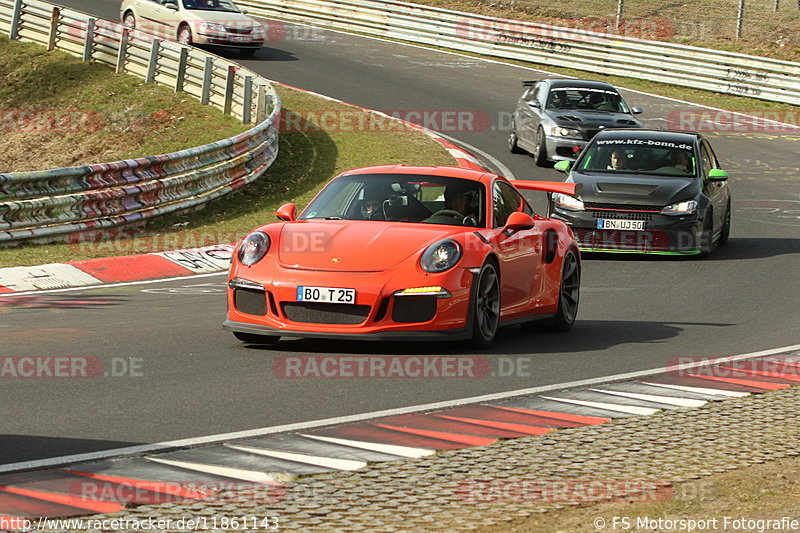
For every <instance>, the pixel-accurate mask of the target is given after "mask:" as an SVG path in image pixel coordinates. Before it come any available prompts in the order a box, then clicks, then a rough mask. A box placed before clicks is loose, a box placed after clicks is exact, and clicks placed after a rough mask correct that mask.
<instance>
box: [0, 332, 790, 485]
mask: <svg viewBox="0 0 800 533" xmlns="http://www.w3.org/2000/svg"><path fill="white" fill-rule="evenodd" d="M792 350H800V344H795V345H792V346H786V347H783V348H773V349H770V350H762V351H759V352H752V353H748V354H741V355H731V356H727V357H720V358H717V359H713V364H719V363H732V362H734V361H741V360H743V359H752V358H754V357H763V356H767V355H774V354H776V353H780V352H788V351H792ZM710 361H712V359H711V358H709V359H706V360H702V361H695V362H692V363H685V364H682V365H675V366H668V367H661V368H652V369H650V370H640V371H637V372H627V373H624V374H614V375H610V376H602V377H598V378H591V379H582V380H578V381H569V382H566V383H556V384H553V385H544V386H541V387H531V388H528V389H519V390H515V391H508V392H498V393H495V394H484V395H482V396H472V397H469V398H461V399H458V400H448V401H443V402H435V403H429V404H424V405H412V406H409V407H400V408H396V409H384V410H382V411H372V412H369V413H360V414H357V415H348V416H337V417H333V418H324V419H321V420H311V421H308V422H298V423H294V424H284V425H281V426H272V427H266V428H259V429H251V430H247V431H237V432H233V433H220V434H217V435H209V436H207V437H196V438H189V439H181V440H172V441H166V442H159V443H155V444H142V445H138V446H130V447H127V448H117V449H114V450H104V451H101V452H90V453H80V454H75V455H65V456H61V457H51V458H47V459H39V460H35V461H23V462H19V463H11V464H6V465H2V466H0V473H6V472H16V471H19V470H31V469H39V468H48V467H55V466H63V465H66V464H71V463H77V462H86V461H97V460H100V459H109V458H112V457H121V456H126V455H141V454H146V453H155V452H162V451H166V450H172V449H175V448H186V447H189V446H200V445H204V444H221V443H223V442H226V441H230V440H234V439H244V438H253V437H261V436H264V435H274V434H276V433H287V432H290V431H308V430H309V429H314V428H320V427H324V426H333V425H341V424H352V423H355V422H363V421H365V420H372V419H375V418H382V417H387V416H394V415H403V414H410V413H417V412H421V411H435V410H439V409H448V408H452V407H460V406H463V405H469V404H477V403H485V402H493V401H498V400H508V399H511V398H515V397H519V396H530V395H532V394H540V393H542V392H551V391H557V390H561V389H574V388H579V387H591V386H593V385H600V384H603V383H608V382H611V381H628V380H634V379H638V378H641V377H645V376H653V375H657V374H664V373H670V372H680V371H682V370H688V369H692V368H698V367H701V366H707V365H709V364H711V363H710Z"/></svg>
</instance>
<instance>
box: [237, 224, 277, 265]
mask: <svg viewBox="0 0 800 533" xmlns="http://www.w3.org/2000/svg"><path fill="white" fill-rule="evenodd" d="M269 245H270V241H269V236H268V235H267V234H266V233H262V232H260V231H255V232H253V233H251V234H250V235H248V236H247V237H245V238H244V241H242V245H241V246H239V256H238V257H239V262H240V263H241V264H243V265H246V266H250V265H254V264H256V263H258V262H259V261H261V259H262V258H263V257H264V256H265V255H267V252H268V251H269Z"/></svg>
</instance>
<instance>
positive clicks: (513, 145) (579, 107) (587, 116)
mask: <svg viewBox="0 0 800 533" xmlns="http://www.w3.org/2000/svg"><path fill="white" fill-rule="evenodd" d="M522 84H523V85H524V86H525V92H524V93H522V96H521V97H520V99H519V102H518V103H517V108H516V109H515V110H514V115H513V117H512V119H511V132H510V133H509V136H508V147H509V149H510V150H511V151H512V152H513V153H515V154H516V153H523V152H530V153H531V154H533V157H534V159H535V160H536V164H537V165H539V166H544V165H545V164H547V162H548V161H574V160H575V158H576V157H577V155H578V153H579V152H580V151H581V150H582V149H583V147H584V146H586V143H587V142H588V141H589V140H590V139H591V138H592V137H594V136H595V134H596V133H597V132H598V131H600V130H603V129H606V128H641V127H642V125H641V124H640V123H639V121H638V120H636V119H635V118H634V117H633V115H636V114H639V113H641V112H642V110H641V109H640V108H638V107H633V108H631V107H629V106H628V104H627V103H626V102H625V100H624V99H623V98H622V95H620V94H619V92H618V91H617V89H615V88H614V86H613V85H611V84H609V83H605V82H602V81H590V80H574V79H545V80H541V81H536V82H534V81H524V82H522Z"/></svg>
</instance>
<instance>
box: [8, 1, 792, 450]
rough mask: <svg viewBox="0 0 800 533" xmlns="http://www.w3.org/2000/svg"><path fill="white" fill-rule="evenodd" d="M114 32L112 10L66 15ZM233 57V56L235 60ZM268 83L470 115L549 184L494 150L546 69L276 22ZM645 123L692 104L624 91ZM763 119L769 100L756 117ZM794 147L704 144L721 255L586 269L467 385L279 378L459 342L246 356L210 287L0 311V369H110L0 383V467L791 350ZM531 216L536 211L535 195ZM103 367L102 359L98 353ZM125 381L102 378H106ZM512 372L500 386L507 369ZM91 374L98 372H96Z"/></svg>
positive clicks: (722, 138) (340, 345)
mask: <svg viewBox="0 0 800 533" xmlns="http://www.w3.org/2000/svg"><path fill="white" fill-rule="evenodd" d="M70 4H71V6H72V7H75V8H77V9H81V10H84V11H89V12H92V13H93V14H95V15H98V16H100V17H104V18H111V19H114V20H116V19H117V17H118V12H117V9H118V5H119V3H118V2H116V1H112V0H95V1H91V2H88V1H78V0H75V1H74V2H67V5H70ZM231 57H232V58H234V59H236V60H238V56H236V54H231ZM241 62H242V63H243V64H245V65H246V66H248V67H249V68H251V69H253V70H255V71H257V72H259V73H261V74H263V75H264V76H266V77H268V78H271V79H274V80H277V81H280V82H283V83H286V84H289V85H292V86H296V87H301V88H304V89H308V90H312V91H317V92H320V93H323V94H326V95H329V96H332V97H335V98H339V99H342V100H345V101H348V102H351V103H354V104H358V105H361V106H365V107H368V108H374V109H382V110H389V111H392V110H451V111H464V110H468V111H477V112H480V113H483V114H485V115H486V116H489V117H491V119H492V120H491V122H492V125H493V127H487V128H485V129H482V130H481V131H446V132H445V133H447V134H448V135H450V136H452V137H455V138H457V139H459V140H460V141H462V142H465V143H468V144H469V145H471V146H474V147H476V148H478V149H479V150H481V151H483V152H486V153H489V154H491V155H492V156H494V157H496V158H497V159H499V160H500V161H502V163H503V164H504V165H506V166H507V167H508V168H509V169H510V170H511V171H512V172H513V173H514V174H515V176H516V177H518V178H524V177H530V178H545V179H547V178H550V179H556V178H558V176H559V175H558V174H557V173H556V172H555V171H553V170H552V169H540V168H537V167H536V166H535V165H534V163H533V160H532V159H531V158H530V157H528V156H525V155H512V154H510V153H509V152H508V150H507V148H506V144H505V141H506V134H507V132H506V131H505V129H504V128H505V125H504V123H503V122H504V119H503V117H506V116H507V115H508V113H509V112H510V111H511V110H512V109H513V106H514V104H515V102H516V99H517V97H518V96H519V93H520V91H521V85H520V81H521V80H523V79H536V78H539V77H542V76H544V74H542V73H541V72H537V71H532V70H525V69H521V68H517V67H513V66H508V65H502V64H497V63H492V62H483V61H479V60H477V59H472V58H466V57H460V56H456V55H452V54H446V53H441V52H436V51H431V50H425V49H422V48H417V47H410V46H402V45H399V44H396V43H388V42H382V41H378V40H373V39H366V38H361V37H355V36H348V35H344V34H340V33H334V32H327V31H323V30H319V29H309V28H307V27H302V26H292V25H287V26H286V32H285V39H284V40H281V41H278V42H272V43H269V46H268V47H266V48H265V49H263V50H261V51H260V52H259V53H258V54H256V56H255V57H254V58H253V59H251V60H242V61H241ZM626 98H627V99H628V101H629V103H631V104H632V105H641V106H642V107H644V108H645V109H646V113H645V115H644V118H645V121H646V122H647V123H648V125H650V126H655V127H659V126H663V125H664V124H665V122H664V118H665V117H666V116H667V115H668V114H669V113H670V112H674V111H675V110H688V109H692V108H691V107H690V106H689V105H687V104H684V103H679V102H674V101H669V100H664V99H660V98H656V97H652V96H646V95H640V94H632V93H626ZM765 107H766V106H765ZM799 137H800V136H797V135H795V136H789V135H778V134H760V133H742V132H739V133H711V134H710V139H711V141H712V143H713V145H714V146H715V148H716V150H717V153H718V156H719V157H720V159H721V161H722V162H723V166H724V168H726V169H727V170H729V171H730V172H731V175H732V179H731V186H732V192H733V198H734V201H735V203H734V216H733V230H732V238H731V241H730V243H729V244H728V245H727V246H725V247H723V248H720V249H719V250H718V251H717V252H716V253H715V254H714V255H713V256H712V257H711V258H709V259H697V258H688V259H687V258H677V259H676V258H657V257H654V258H642V257H635V256H634V257H631V256H595V257H586V258H585V260H584V271H583V284H582V287H583V294H582V297H581V308H580V312H579V317H578V319H579V321H578V323H577V324H576V326H575V328H574V329H573V331H572V332H570V333H567V334H555V333H549V332H547V331H545V330H542V332H540V333H537V334H530V333H524V332H523V331H522V330H521V329H519V328H516V327H515V328H506V329H504V330H502V331H501V334H500V336H499V339H498V341H497V343H496V344H495V345H494V346H493V347H492V348H491V349H490V350H488V351H486V352H482V355H485V356H487V357H489V358H491V359H492V361H493V368H495V370H497V371H498V375H495V376H494V377H489V378H481V379H284V378H281V377H279V376H276V375H275V374H274V372H273V363H274V361H275V360H276V359H277V358H279V357H282V356H296V355H332V356H336V355H364V354H373V355H374V354H386V355H402V354H430V355H438V354H461V353H467V354H470V353H474V352H471V351H470V350H469V349H468V348H467V349H465V348H464V347H463V346H449V345H443V344H429V345H422V344H402V343H393V344H390V345H387V344H380V343H365V342H349V341H348V342H345V341H320V340H287V341H283V342H281V344H280V345H279V347H278V348H277V349H274V348H256V347H245V346H243V345H242V344H240V343H239V342H237V341H236V340H235V339H234V338H233V337H232V336H231V335H230V334H229V333H226V332H224V331H223V330H222V328H221V323H222V320H223V319H224V312H225V301H224V292H223V287H224V286H223V277H222V276H216V277H208V278H200V279H188V280H187V279H184V280H178V281H169V282H164V283H157V284H155V283H151V284H144V285H129V286H123V287H111V288H97V289H90V290H80V291H70V292H61V293H44V294H41V295H38V296H31V297H22V298H21V297H11V298H7V297H6V298H0V336H1V338H2V342H1V343H0V347H1V348H0V350H2V352H0V353H1V354H2V355H3V356H81V357H84V358H87V359H86V360H87V361H94V362H97V361H101V362H102V363H101V364H102V367H103V368H104V369H105V371H107V372H109V373H110V374H112V375H109V376H105V377H104V376H102V375H101V376H98V377H95V378H83V379H66V378H62V379H55V378H54V379H47V378H43V379H11V378H9V379H2V386H0V404H1V405H3V415H4V416H3V417H2V419H0V450H2V453H0V464H7V463H13V462H18V461H26V460H33V459H40V458H47V457H53V456H60V455H66V454H72V453H80V452H88V451H96V450H104V449H111V448H117V447H122V446H127V445H131V444H137V443H152V442H160V441H166V440H173V439H182V438H190V437H199V436H204V435H210V434H217V433H225V432H232V431H239V430H247V429H253V428H259V427H267V426H275V425H279V424H288V423H293V422H303V421H308V420H315V419H322V418H328V417H335V416H343V415H351V414H357V413H362V412H368V411H375V410H379V409H389V408H397V407H406V406H411V405H417V404H423V403H429V402H436V401H442V400H453V399H459V398H464V397H470V396H476V395H480V394H489V393H494V392H502V391H512V390H516V389H522V388H528V387H535V386H540V385H548V384H557V383H561V382H566V381H570V380H578V379H586V378H592V377H597V376H606V375H612V374H616V373H623V372H631V371H636V370H643V369H650V368H658V367H663V366H667V365H669V364H673V363H675V362H676V358H678V357H715V356H723V355H733V354H740V353H748V352H752V351H757V350H762V349H768V348H776V347H781V346H788V345H792V344H796V343H797V342H798V336H797V335H798V334H797V331H798V325H799V324H800V313H799V312H798V304H797V300H798V295H799V294H800V276H798V274H797V273H798V271H799V269H800V255H798V252H800V178H799V176H800V168H798V154H799V152H800V140H798V138H799ZM534 206H535V207H538V208H542V207H543V202H542V201H541V197H534ZM93 358H97V359H93ZM115 373H116V374H121V375H118V376H114V375H113V374H115ZM505 373H510V374H511V375H508V376H506V375H503V374H505ZM101 374H102V373H101Z"/></svg>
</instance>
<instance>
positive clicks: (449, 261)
mask: <svg viewBox="0 0 800 533" xmlns="http://www.w3.org/2000/svg"><path fill="white" fill-rule="evenodd" d="M461 255H462V251H461V245H460V244H458V242H457V241H454V240H453V239H443V240H441V241H439V242H435V243H433V244H431V245H430V246H428V249H427V250H425V251H424V252H423V254H422V257H421V258H420V261H419V264H420V266H421V267H422V270H424V271H425V272H430V273H431V274H438V273H439V272H444V271H445V270H449V269H451V268H453V267H454V266H456V263H458V261H459V260H460V259H461Z"/></svg>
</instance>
